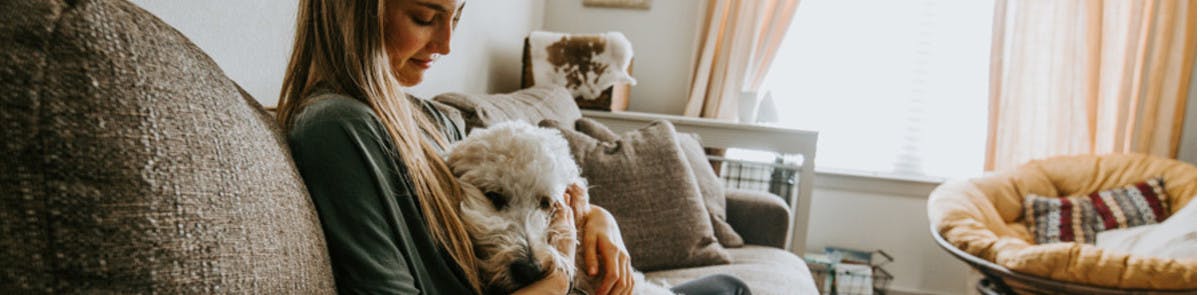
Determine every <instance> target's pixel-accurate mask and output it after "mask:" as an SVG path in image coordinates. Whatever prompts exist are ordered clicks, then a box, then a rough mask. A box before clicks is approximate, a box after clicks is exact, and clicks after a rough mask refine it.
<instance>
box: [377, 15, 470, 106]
mask: <svg viewBox="0 0 1200 295" xmlns="http://www.w3.org/2000/svg"><path fill="white" fill-rule="evenodd" d="M384 1H389V2H388V3H387V5H386V6H387V11H385V12H384V24H383V25H384V28H383V32H384V39H385V40H384V45H385V46H386V47H387V52H388V57H389V58H390V60H391V66H392V71H393V73H394V74H395V75H396V78H397V79H399V80H400V84H402V85H404V86H413V85H417V84H418V83H421V80H422V79H423V78H424V74H425V70H428V69H429V67H430V66H433V62H434V60H436V59H437V57H438V56H443V55H446V54H449V53H450V34H451V33H452V32H453V31H454V27H455V26H456V25H458V18H459V14H460V13H462V9H463V4H464V3H462V2H463V1H461V0H384Z"/></svg>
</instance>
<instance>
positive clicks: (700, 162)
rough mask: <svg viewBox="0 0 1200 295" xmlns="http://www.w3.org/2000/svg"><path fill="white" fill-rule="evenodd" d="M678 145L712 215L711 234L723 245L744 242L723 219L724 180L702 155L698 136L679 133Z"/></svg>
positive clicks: (733, 245) (736, 245) (734, 244)
mask: <svg viewBox="0 0 1200 295" xmlns="http://www.w3.org/2000/svg"><path fill="white" fill-rule="evenodd" d="M679 147H680V148H682V149H683V155H684V156H685V157H687V160H688V166H689V167H690V168H691V171H692V173H693V174H694V175H695V176H696V184H698V185H699V186H700V194H701V195H703V196H704V205H705V208H707V209H708V213H709V215H710V216H711V217H712V223H713V234H715V235H716V236H717V241H720V242H721V245H722V246H725V247H729V248H737V247H741V246H742V245H744V244H745V243H746V242H745V241H743V240H742V236H741V235H738V233H737V231H734V230H733V227H732V226H730V225H729V222H727V221H725V220H726V215H725V187H724V186H723V185H722V184H723V183H724V182H722V181H721V178H720V177H717V173H716V172H713V170H712V165H710V164H709V162H708V157H707V156H705V155H704V146H702V145H700V138H699V136H698V135H696V134H693V133H679Z"/></svg>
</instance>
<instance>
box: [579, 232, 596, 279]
mask: <svg viewBox="0 0 1200 295" xmlns="http://www.w3.org/2000/svg"><path fill="white" fill-rule="evenodd" d="M596 236H597V235H596V234H595V233H584V235H583V265H587V274H588V276H595V275H596V272H598V271H599V270H600V268H599V267H598V266H597V264H599V261H598V260H599V259H597V258H596V256H599V255H597V253H596V252H598V251H599V250H600V249H596V248H597V247H596Z"/></svg>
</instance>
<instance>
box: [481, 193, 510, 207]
mask: <svg viewBox="0 0 1200 295" xmlns="http://www.w3.org/2000/svg"><path fill="white" fill-rule="evenodd" d="M483 195H484V196H487V198H488V200H489V201H492V206H494V207H496V210H504V207H508V199H506V198H504V195H501V194H500V193H497V192H487V193H484V194H483Z"/></svg>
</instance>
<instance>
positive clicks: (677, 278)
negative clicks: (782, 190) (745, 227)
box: [646, 245, 820, 295]
mask: <svg viewBox="0 0 1200 295" xmlns="http://www.w3.org/2000/svg"><path fill="white" fill-rule="evenodd" d="M727 251H729V254H730V256H732V257H733V263H731V264H727V265H713V266H703V267H693V268H681V269H672V270H663V271H654V272H647V273H646V279H647V280H650V281H651V282H662V281H665V282H666V283H668V284H670V285H679V284H682V283H686V282H687V281H690V280H694V279H697V278H700V277H703V276H706V275H711V274H728V275H732V276H735V277H738V278H739V279H742V281H744V282H746V285H749V286H750V292H751V293H753V294H754V295H793V294H820V293H819V292H817V286H816V284H814V283H813V279H812V273H811V272H809V270H808V265H806V264H804V260H802V259H800V257H796V255H794V254H792V253H790V252H787V251H784V250H780V249H778V248H771V247H765V246H755V245H746V246H745V247H742V248H738V249H728V250H727Z"/></svg>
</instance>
